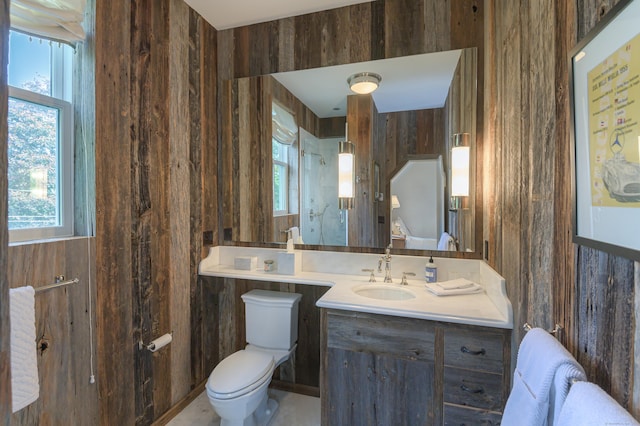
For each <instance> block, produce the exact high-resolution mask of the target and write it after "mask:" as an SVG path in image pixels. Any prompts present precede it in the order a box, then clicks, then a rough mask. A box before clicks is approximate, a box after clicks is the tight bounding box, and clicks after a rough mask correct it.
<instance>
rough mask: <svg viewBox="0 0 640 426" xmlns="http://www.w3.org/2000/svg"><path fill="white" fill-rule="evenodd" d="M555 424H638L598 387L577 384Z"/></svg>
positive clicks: (581, 383)
mask: <svg viewBox="0 0 640 426" xmlns="http://www.w3.org/2000/svg"><path fill="white" fill-rule="evenodd" d="M503 424H504V423H503ZM556 424H557V425H580V426H602V425H639V424H640V423H638V422H637V421H636V420H635V419H634V418H633V417H632V416H631V414H629V413H628V412H627V411H625V409H624V408H622V407H621V406H620V404H618V403H617V402H616V401H615V400H614V399H613V398H611V396H609V394H607V393H606V392H605V391H604V390H602V389H601V388H600V387H599V386H598V385H596V384H593V383H588V382H578V383H575V384H574V385H573V386H571V390H570V391H569V395H568V396H567V400H566V401H565V403H564V405H563V406H562V410H561V411H560V415H559V417H558V422H557V423H556Z"/></svg>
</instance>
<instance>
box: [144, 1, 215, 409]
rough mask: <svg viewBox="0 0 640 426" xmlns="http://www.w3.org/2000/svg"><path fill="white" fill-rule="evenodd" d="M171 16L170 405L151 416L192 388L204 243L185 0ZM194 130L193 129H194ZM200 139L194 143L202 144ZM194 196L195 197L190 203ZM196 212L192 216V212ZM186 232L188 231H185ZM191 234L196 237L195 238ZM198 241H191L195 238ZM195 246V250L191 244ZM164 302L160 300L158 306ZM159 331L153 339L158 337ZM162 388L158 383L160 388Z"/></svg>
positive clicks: (172, 6)
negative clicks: (197, 278)
mask: <svg viewBox="0 0 640 426" xmlns="http://www.w3.org/2000/svg"><path fill="white" fill-rule="evenodd" d="M168 13H169V16H171V20H170V26H169V40H173V41H174V42H173V43H172V44H171V50H172V54H171V55H170V61H169V81H170V84H169V85H168V86H169V98H170V99H180V100H182V102H172V103H171V105H170V109H169V116H170V119H169V134H170V137H169V160H168V161H169V170H170V173H169V175H170V179H169V197H168V198H169V200H168V209H169V214H170V216H171V220H170V225H169V232H170V236H169V242H168V245H169V252H170V256H169V262H170V265H169V266H170V268H169V283H170V289H169V291H168V292H167V294H168V296H169V300H170V303H171V305H170V307H169V308H170V309H169V321H168V327H167V329H165V330H164V333H167V332H171V333H173V340H172V348H171V359H170V364H169V370H170V372H171V376H170V377H169V378H170V386H169V388H170V393H169V395H168V396H169V404H168V406H166V407H161V408H159V409H158V410H156V414H155V415H154V418H157V417H158V415H159V414H160V413H161V412H164V411H166V410H167V409H168V408H170V407H172V406H173V405H174V404H176V403H177V402H178V401H180V400H181V399H182V398H183V397H184V396H185V395H187V394H188V393H189V391H190V389H191V386H192V383H191V317H190V310H189V309H187V307H189V306H190V297H189V296H190V290H191V286H192V281H191V279H193V278H194V272H195V271H197V264H195V263H194V262H193V260H192V256H191V252H195V253H199V252H200V250H199V247H200V245H201V244H202V242H201V239H200V241H199V244H198V242H196V241H197V240H198V238H197V236H198V235H201V234H202V230H203V229H202V224H201V223H200V222H199V221H196V225H199V226H198V227H197V229H193V227H192V226H191V223H190V218H191V216H192V214H193V216H194V217H196V218H199V215H200V214H201V207H200V205H198V204H197V203H198V202H199V201H200V200H201V196H202V195H201V194H202V188H197V189H196V191H195V193H193V192H192V191H190V190H187V189H191V187H192V183H193V181H196V182H198V181H199V179H197V178H199V177H200V176H201V175H200V174H197V175H195V176H193V177H192V175H191V170H192V169H191V167H190V164H191V158H192V157H191V149H194V150H196V151H197V152H198V154H197V157H196V158H197V159H199V158H200V157H199V151H200V146H199V145H196V144H193V145H192V144H191V140H192V136H191V134H190V130H191V124H190V121H191V117H192V116H193V117H194V120H196V121H197V120H198V119H199V118H200V109H199V108H196V109H193V108H191V96H190V91H189V81H190V78H191V71H190V70H189V66H190V61H189V53H190V49H189V42H190V38H189V37H187V35H189V17H190V16H189V15H190V9H189V7H188V6H187V5H186V3H185V2H184V1H181V0H171V2H170V3H169V12H168ZM196 130H197V129H196ZM199 136H200V135H197V136H196V137H194V138H193V139H195V140H196V141H197V142H200V143H201V138H199ZM192 198H193V199H194V200H193V201H192ZM192 207H193V208H194V209H195V211H194V212H193V213H192V210H191V208H192ZM185 231H189V232H185ZM194 234H195V238H194ZM194 239H195V240H196V241H193V240H194ZM193 243H195V246H194V245H192V244H193ZM161 303H162V302H161ZM164 333H163V330H160V331H159V333H158V334H157V335H156V337H157V336H160V335H162V334H164ZM160 386H162V385H160Z"/></svg>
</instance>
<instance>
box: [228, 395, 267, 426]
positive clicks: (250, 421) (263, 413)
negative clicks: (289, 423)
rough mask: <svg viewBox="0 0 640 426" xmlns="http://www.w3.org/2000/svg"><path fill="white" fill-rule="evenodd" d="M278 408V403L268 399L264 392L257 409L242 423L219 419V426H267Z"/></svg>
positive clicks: (236, 420)
mask: <svg viewBox="0 0 640 426" xmlns="http://www.w3.org/2000/svg"><path fill="white" fill-rule="evenodd" d="M278 407H279V405H278V401H276V400H275V399H272V398H269V397H268V395H267V392H265V394H264V398H263V400H262V401H260V403H259V404H258V408H256V409H255V411H254V412H253V413H252V414H251V415H250V416H249V417H247V418H245V419H244V421H243V420H239V421H238V419H232V420H231V419H224V418H220V426H268V425H269V424H270V423H271V420H273V417H274V416H275V415H276V412H277V411H278Z"/></svg>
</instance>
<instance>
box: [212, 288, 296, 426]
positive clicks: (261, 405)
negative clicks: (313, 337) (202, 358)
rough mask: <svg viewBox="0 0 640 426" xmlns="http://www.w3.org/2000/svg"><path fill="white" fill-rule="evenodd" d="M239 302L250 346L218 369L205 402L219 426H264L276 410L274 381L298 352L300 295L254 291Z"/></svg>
mask: <svg viewBox="0 0 640 426" xmlns="http://www.w3.org/2000/svg"><path fill="white" fill-rule="evenodd" d="M241 297H242V300H243V302H244V305H245V329H246V335H247V346H246V347H245V348H244V349H243V350H240V351H238V352H235V353H233V354H231V355H229V356H228V357H227V358H225V359H223V360H222V361H221V362H220V363H219V364H218V365H217V366H216V368H214V370H213V372H212V373H211V375H210V376H209V380H207V385H206V390H207V396H208V397H209V402H210V403H211V406H212V407H213V409H214V410H215V411H216V413H218V415H219V416H220V420H221V421H220V425H221V426H236V425H237V426H240V425H242V426H263V425H266V424H268V423H269V421H270V420H271V418H273V415H274V414H275V412H276V410H277V409H278V403H277V402H276V401H275V400H273V399H269V398H268V395H267V388H268V387H269V383H271V376H272V375H273V372H274V370H275V369H276V367H277V366H279V365H280V364H282V363H283V362H284V361H286V360H287V359H289V357H290V356H291V354H292V353H293V352H294V351H295V349H296V341H297V340H298V303H299V302H300V298H301V297H302V295H301V294H297V293H281V292H277V291H267V290H251V291H250V292H248V293H245V294H243V295H242V296H241Z"/></svg>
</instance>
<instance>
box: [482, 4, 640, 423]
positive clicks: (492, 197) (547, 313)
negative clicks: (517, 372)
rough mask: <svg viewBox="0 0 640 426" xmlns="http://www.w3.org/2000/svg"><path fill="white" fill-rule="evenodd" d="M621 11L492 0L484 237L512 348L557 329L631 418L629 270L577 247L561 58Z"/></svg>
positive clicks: (632, 280) (624, 263)
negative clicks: (505, 302) (510, 326)
mask: <svg viewBox="0 0 640 426" xmlns="http://www.w3.org/2000/svg"><path fill="white" fill-rule="evenodd" d="M616 3H617V1H596V0H593V1H591V0H587V1H575V2H550V1H541V2H537V3H536V4H535V5H534V4H531V3H519V4H517V5H514V4H513V3H512V2H506V1H489V2H487V7H486V10H485V13H488V16H489V19H488V22H491V26H490V27H489V28H486V30H485V31H486V32H485V34H486V35H485V40H486V43H485V49H486V50H485V62H486V63H487V68H486V74H485V93H486V94H485V106H486V108H485V111H486V113H485V125H484V129H485V130H486V131H487V133H486V135H487V136H486V137H485V144H487V145H485V150H484V153H485V155H484V159H485V161H483V167H484V169H485V171H484V173H483V175H484V182H485V190H484V191H483V192H484V197H485V199H484V202H483V204H484V209H485V214H484V218H485V219H484V231H483V234H484V239H486V240H488V247H489V263H490V264H491V265H492V266H493V267H494V268H496V270H498V271H499V272H500V273H501V274H502V275H503V276H504V277H505V278H506V281H507V287H508V288H507V292H508V294H509V297H510V299H511V301H512V304H513V307H514V323H515V327H514V345H515V346H517V345H518V344H519V342H520V340H521V339H522V333H523V332H522V330H521V328H520V326H521V325H522V324H523V323H524V322H526V321H529V322H530V323H531V324H534V325H536V326H540V327H545V328H552V327H553V326H554V324H555V323H556V322H558V323H560V324H561V325H563V326H564V327H565V329H564V330H563V332H562V333H561V334H560V336H559V338H560V340H561V341H562V342H563V343H564V344H565V345H566V346H567V348H568V349H569V350H570V351H571V352H572V353H573V354H574V355H575V356H576V357H577V359H578V360H579V361H580V362H581V364H582V365H583V366H584V367H585V369H586V370H587V375H588V377H589V379H590V380H593V381H594V382H596V383H597V384H598V385H600V386H601V387H603V388H604V389H606V390H608V391H609V392H610V393H611V394H612V395H613V396H614V398H615V399H616V400H617V401H618V402H620V403H621V404H622V405H623V406H624V407H626V408H628V409H629V410H631V411H632V412H634V413H636V415H637V413H638V407H634V406H633V397H632V395H633V387H634V378H633V374H632V370H633V365H634V359H635V357H634V354H633V344H634V339H635V334H636V333H635V324H634V322H633V321H630V320H629V318H630V317H631V316H632V315H633V311H634V309H635V307H634V304H633V300H634V298H635V288H636V287H637V286H638V283H637V277H635V276H634V272H633V271H634V263H633V262H631V261H630V260H627V259H624V258H619V257H616V256H613V255H609V254H606V253H602V252H598V251H596V250H593V249H590V248H586V247H580V246H577V247H576V246H574V245H573V244H572V242H571V230H570V229H571V228H570V225H571V195H570V177H571V176H570V161H569V160H570V155H571V146H570V139H569V126H570V125H571V124H570V120H569V116H568V114H569V112H568V108H569V106H568V105H569V99H568V89H567V84H568V82H569V70H568V66H567V63H568V62H567V58H568V52H569V50H570V49H571V48H572V47H573V45H574V44H575V42H576V41H577V40H579V39H581V38H582V37H584V36H585V35H586V33H587V32H588V30H589V29H591V28H593V26H594V25H595V24H596V23H597V22H598V21H599V20H600V19H601V18H602V17H603V16H604V14H605V13H606V12H607V11H608V10H610V9H611V7H613V5H615V4H616ZM516 140H517V141H518V143H512V141H516ZM515 346H514V347H515ZM513 356H515V351H513Z"/></svg>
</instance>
